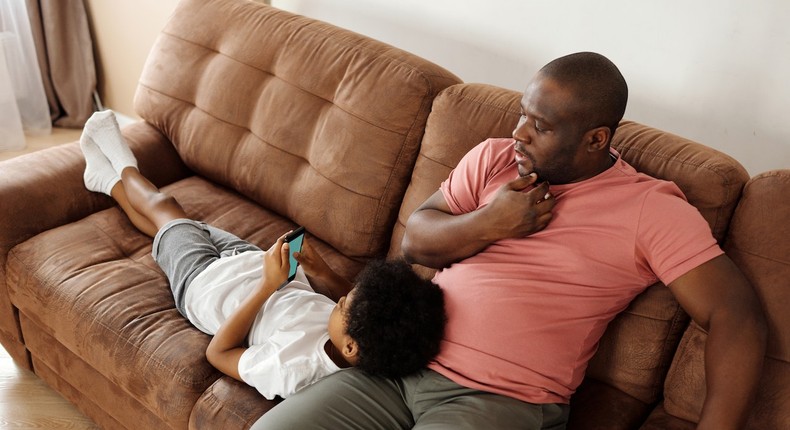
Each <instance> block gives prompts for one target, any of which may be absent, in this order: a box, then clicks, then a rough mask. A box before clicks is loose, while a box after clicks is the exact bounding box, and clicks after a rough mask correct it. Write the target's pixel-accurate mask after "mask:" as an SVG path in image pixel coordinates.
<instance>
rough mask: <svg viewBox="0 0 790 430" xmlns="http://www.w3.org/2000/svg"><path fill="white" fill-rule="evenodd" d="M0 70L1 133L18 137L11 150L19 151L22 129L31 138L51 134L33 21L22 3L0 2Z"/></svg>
mask: <svg viewBox="0 0 790 430" xmlns="http://www.w3.org/2000/svg"><path fill="white" fill-rule="evenodd" d="M0 69H1V70H0V80H2V81H1V82H0V96H1V97H0V115H2V116H3V118H2V121H3V127H2V132H3V134H9V133H12V132H10V131H9V130H10V129H13V130H14V132H13V133H14V134H16V135H17V137H16V139H15V142H14V143H13V144H12V145H11V147H15V148H18V147H20V144H21V146H24V135H22V130H23V129H24V132H25V133H28V134H48V133H49V131H50V128H51V124H52V121H51V120H50V118H49V111H48V109H47V101H46V97H45V95H44V88H43V87H42V84H41V77H40V76H41V73H40V72H39V68H38V61H37V60H36V50H35V47H34V44H33V36H32V34H31V31H30V20H29V19H28V14H27V10H26V8H25V3H24V2H23V1H21V0H0ZM5 137H8V136H5ZM6 143H8V142H6ZM6 146H7V145H6Z"/></svg>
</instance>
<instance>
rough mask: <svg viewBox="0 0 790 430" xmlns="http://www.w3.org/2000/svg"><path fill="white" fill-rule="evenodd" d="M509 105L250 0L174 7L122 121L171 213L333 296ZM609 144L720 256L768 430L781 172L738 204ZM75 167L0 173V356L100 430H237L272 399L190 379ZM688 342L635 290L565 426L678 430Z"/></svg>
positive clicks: (696, 381) (76, 162)
mask: <svg viewBox="0 0 790 430" xmlns="http://www.w3.org/2000/svg"><path fill="white" fill-rule="evenodd" d="M526 78H527V77H525V79H526ZM520 97H521V94H520V93H519V92H517V91H513V90H506V89H502V88H497V87H493V86H490V85H485V84H461V83H460V80H459V79H458V78H457V77H455V76H454V75H453V74H452V73H450V72H448V71H446V70H444V69H442V68H440V67H438V66H436V65H434V64H431V63H430V62H428V61H426V60H424V59H421V58H419V57H417V56H415V55H412V54H410V53H408V52H405V51H402V50H399V49H397V48H395V47H392V46H389V45H386V44H383V43H380V42H377V41H375V40H372V39H370V38H367V37H364V36H361V35H358V34H355V33H352V32H349V31H347V30H343V29H340V28H337V27H334V26H331V25H328V24H326V23H322V22H319V21H315V20H311V19H308V18H304V17H300V16H296V15H292V14H289V13H287V12H283V11H280V10H278V9H275V8H272V7H269V6H265V5H262V4H260V3H255V2H250V1H246V0H214V1H211V2H206V1H201V0H182V1H181V3H179V5H178V7H177V9H176V11H175V13H174V15H173V17H172V18H171V20H170V22H169V23H168V24H167V26H166V27H165V28H164V30H163V31H162V33H161V36H160V37H159V39H158V40H157V42H156V44H155V46H154V48H153V50H152V52H151V54H150V57H149V59H148V61H147V64H146V67H145V69H144V71H143V74H142V76H141V78H140V83H139V87H138V91H137V94H136V97H135V106H136V109H137V111H138V113H139V115H140V116H141V117H142V118H143V121H140V122H138V123H136V124H133V125H130V126H128V127H126V128H125V129H124V130H123V134H124V136H125V138H126V139H127V141H128V142H129V144H130V146H131V148H132V150H133V152H134V154H135V155H136V156H137V158H138V161H139V166H140V169H141V171H142V173H144V174H145V175H146V176H148V177H150V178H152V180H153V182H154V183H155V184H156V185H157V186H160V187H163V190H165V191H166V192H167V193H170V194H172V195H173V196H175V197H176V198H177V199H178V200H179V202H181V203H182V205H183V206H184V208H185V210H186V211H187V213H188V214H190V216H192V217H194V218H198V219H201V220H205V221H206V222H209V223H211V224H214V225H216V226H218V227H220V228H224V229H226V230H228V231H230V232H232V233H234V234H236V235H238V236H240V237H242V238H244V239H247V240H249V241H251V242H253V243H255V244H257V245H258V246H261V247H264V248H265V247H268V246H269V245H270V244H271V243H273V242H274V240H275V239H276V238H277V237H278V236H279V235H280V234H282V232H284V231H286V230H288V229H290V228H293V227H294V226H296V225H300V224H301V225H304V226H305V227H306V228H307V230H308V231H309V233H310V235H311V239H310V240H311V241H312V244H313V246H314V247H315V248H316V249H317V250H318V252H319V253H320V254H321V255H322V256H323V257H324V258H325V259H326V260H327V262H328V263H329V264H330V266H332V267H333V268H334V269H335V270H337V271H338V272H339V273H341V274H342V275H343V276H345V277H347V278H348V279H352V278H353V277H354V275H355V274H356V273H357V272H358V271H359V270H360V268H361V267H362V266H363V265H364V264H365V262H367V261H369V260H370V259H372V258H377V257H382V256H385V255H387V256H390V257H397V256H399V255H400V242H401V238H402V236H403V229H404V225H405V222H406V220H407V219H408V217H409V215H410V214H411V213H412V212H413V211H414V209H415V208H416V207H418V206H419V205H420V204H421V203H422V202H423V201H424V200H425V198H427V197H428V196H429V195H431V194H432V193H434V192H435V191H436V189H437V187H438V185H439V183H440V182H441V181H442V180H444V179H445V178H446V177H447V175H448V173H449V172H450V171H451V170H452V168H453V167H454V166H455V165H456V163H457V162H458V161H459V160H460V158H461V157H462V156H463V155H464V154H465V153H466V152H467V151H468V150H469V149H470V148H471V147H472V146H474V145H476V144H477V143H479V142H481V141H482V140H484V139H485V138H488V137H506V136H509V135H510V133H511V131H512V128H513V126H514V125H515V123H516V121H517V117H518V115H519V100H520ZM614 146H615V147H616V148H617V149H618V150H619V151H620V152H621V154H622V155H623V157H624V158H625V159H626V160H627V161H629V162H630V163H632V164H633V165H635V166H636V167H637V168H638V169H640V170H643V171H645V172H647V173H650V174H653V175H655V176H657V177H660V178H665V179H670V180H674V181H676V182H677V183H678V185H679V186H680V187H681V188H682V189H683V191H684V192H685V193H686V194H687V196H688V197H689V200H690V202H691V203H692V204H693V205H695V206H696V207H697V208H699V209H700V211H701V213H702V214H703V216H704V217H705V219H706V220H708V222H709V223H710V225H711V228H712V229H713V231H714V235H715V236H716V238H717V239H718V240H720V241H724V239H725V237H726V238H727V242H726V249H727V252H728V253H730V254H731V255H732V257H733V259H734V260H735V261H736V263H737V264H739V265H740V266H741V267H742V268H743V269H744V271H745V273H746V274H747V276H748V277H749V279H750V280H751V281H752V282H753V283H754V286H755V288H756V289H757V291H758V294H759V295H760V298H761V299H762V301H763V304H764V306H765V309H766V311H767V312H768V314H769V322H770V326H771V341H770V342H771V343H770V347H769V353H768V357H767V362H766V370H765V378H764V380H763V384H762V391H761V394H760V398H759V399H758V400H759V405H758V406H757V407H756V408H755V416H754V417H753V418H752V428H782V427H787V426H788V424H789V423H788V411H790V405H788V402H787V400H786V399H788V398H790V397H788V394H789V393H787V388H786V387H787V386H788V382H790V381H788V380H787V379H788V369H787V361H788V354H789V353H788V342H787V339H790V334H789V333H788V332H787V327H788V323H789V322H790V321H788V320H787V317H786V316H785V313H783V310H784V306H783V305H784V304H786V302H787V288H785V286H786V285H787V282H786V279H787V277H788V273H787V267H788V262H787V257H786V256H787V255H788V249H787V243H788V237H789V236H790V235H789V234H788V230H787V225H786V224H785V223H783V221H785V220H787V216H788V212H787V211H788V204H789V203H788V202H787V199H786V198H784V199H783V196H784V197H786V196H787V195H788V192H790V190H788V182H789V181H788V177H790V173H788V172H787V171H780V172H772V173H768V174H765V175H761V176H758V177H756V178H755V179H753V180H752V181H751V182H749V185H747V186H746V191H745V194H744V196H743V197H741V189H742V188H743V186H744V184H745V183H746V182H747V180H748V179H749V178H748V175H747V174H746V172H745V171H744V169H743V167H741V166H740V164H738V162H737V161H735V160H733V159H732V158H730V157H728V156H726V155H725V154H722V153H720V152H718V151H715V150H712V149H710V148H708V147H705V146H703V145H701V144H699V143H695V142H692V141H689V140H687V139H684V138H682V137H679V136H675V135H672V134H669V133H666V132H663V131H660V130H657V129H654V128H651V127H647V126H645V125H641V124H637V123H634V122H629V121H624V122H623V123H622V125H621V127H620V129H619V130H618V132H617V133H616V135H615V139H614ZM84 167H85V163H84V160H83V158H82V155H81V153H80V150H79V146H78V144H77V143H76V142H74V143H71V144H66V145H63V146H60V147H56V148H52V149H49V150H45V151H41V152H38V153H34V154H30V155H27V156H24V157H19V158H16V159H11V160H8V161H5V162H2V163H0V201H2V202H3V204H2V205H0V342H2V345H3V346H4V347H5V348H6V349H7V350H8V351H9V352H10V353H11V355H12V356H13V357H14V359H15V360H16V361H17V362H18V363H19V364H20V365H22V366H24V367H26V368H29V369H31V370H33V371H34V372H36V374H37V375H39V377H41V378H42V379H43V380H44V381H46V382H47V383H48V384H49V385H51V386H52V387H54V388H55V389H56V390H58V391H59V392H60V393H62V394H63V396H64V397H66V398H67V399H69V400H70V401H71V402H73V403H74V404H75V405H77V406H78V407H79V408H80V409H81V410H82V411H83V412H84V413H85V414H86V415H87V416H89V417H91V419H93V420H94V421H95V422H96V423H97V424H98V425H99V426H101V427H103V428H112V429H116V428H117V429H139V428H156V429H165V428H173V429H184V428H193V429H207V428H208V429H212V428H234V429H235V428H248V427H249V426H250V425H251V424H252V423H253V422H255V420H256V419H257V418H258V417H259V416H260V415H261V414H263V413H265V412H266V411H267V410H269V409H270V408H272V407H273V406H274V405H275V404H276V402H272V401H267V400H265V399H263V398H262V397H261V396H260V395H259V394H258V393H257V392H256V391H255V390H254V389H252V388H250V387H248V386H247V385H245V384H243V383H240V382H238V381H235V380H233V379H231V378H229V377H226V376H222V375H221V374H220V373H219V372H218V371H216V370H215V369H214V368H213V367H212V366H211V365H209V363H208V362H207V361H206V359H205V348H206V345H207V344H208V342H209V337H208V336H206V335H204V334H202V333H201V332H199V331H198V330H197V329H195V328H194V327H192V326H191V325H190V324H189V323H188V322H187V321H186V320H185V319H184V318H183V317H181V316H180V315H179V313H178V312H177V311H176V310H175V307H174V304H173V299H172V295H171V293H170V290H169V287H168V284H167V280H166V279H165V277H164V275H163V273H162V272H161V270H160V269H159V268H158V266H157V265H156V263H155V262H154V261H153V259H152V258H151V255H150V251H151V239H150V238H148V237H146V236H144V235H143V234H142V233H140V232H138V231H137V230H135V229H134V227H133V226H132V225H131V224H130V223H129V221H128V220H127V219H126V218H125V216H124V215H123V214H122V213H121V212H120V210H119V209H118V208H117V207H116V206H115V205H114V204H113V202H112V200H111V199H110V198H109V197H107V196H103V195H100V194H96V193H91V192H89V191H87V190H86V189H85V188H84V185H83V182H82V173H83V170H84ZM736 207H737V209H736ZM767 207H771V208H776V209H777V210H776V211H775V212H770V213H769V212H767V211H765V208H767ZM733 212H735V216H734V218H733ZM731 220H732V223H731ZM420 270H421V273H423V274H424V275H426V276H429V275H430V274H431V273H432V270H429V269H427V268H421V269H420ZM316 289H317V290H318V291H319V292H321V293H323V294H326V295H327V296H329V297H333V298H335V299H337V298H338V295H339V292H337V291H330V290H328V289H326V288H324V287H323V286H322V285H316ZM684 333H685V334H684ZM704 335H705V334H704V332H702V331H701V329H699V328H698V327H696V326H695V325H693V324H692V325H689V322H688V317H687V316H686V315H685V313H684V312H683V311H682V310H681V309H680V307H679V306H678V304H677V302H675V300H674V299H673V298H672V296H671V294H669V291H668V289H667V288H666V287H664V286H663V285H660V284H658V285H654V286H651V287H650V288H648V289H647V290H646V291H645V292H644V293H643V294H642V295H640V296H639V297H638V298H637V299H636V300H635V301H634V303H633V304H632V305H631V306H630V307H629V308H628V309H627V310H626V311H625V312H623V313H622V314H621V315H619V316H618V317H617V318H615V320H614V321H612V323H611V324H610V326H609V328H608V330H607V332H606V334H605V335H604V338H603V339H602V342H601V344H600V347H599V350H598V352H597V354H596V355H595V357H594V358H593V360H592V361H591V363H590V366H589V368H588V373H587V378H586V379H585V381H584V383H583V384H582V386H581V387H580V388H579V390H578V392H577V393H576V394H575V395H574V397H573V398H572V412H571V422H570V424H569V428H573V429H592V428H601V429H632V428H640V426H642V428H650V429H654V428H655V429H657V428H677V429H683V428H692V427H693V423H694V421H695V420H696V419H698V415H699V405H700V403H699V401H700V399H701V397H702V392H701V391H700V390H704V381H703V380H701V379H700V375H701V374H702V373H701V372H702V370H703V363H702V362H701V360H700V359H701V348H702V342H703V341H704ZM681 337H683V340H681ZM678 345H679V346H678ZM678 348H679V349H678ZM673 360H674V361H673ZM670 364H672V370H671V371H670ZM668 371H669V376H667V372H668Z"/></svg>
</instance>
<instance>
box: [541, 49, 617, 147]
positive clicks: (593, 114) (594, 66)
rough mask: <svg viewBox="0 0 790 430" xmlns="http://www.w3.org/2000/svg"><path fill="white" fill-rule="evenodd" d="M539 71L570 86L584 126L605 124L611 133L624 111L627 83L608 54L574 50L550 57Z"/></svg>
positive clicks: (592, 126)
mask: <svg viewBox="0 0 790 430" xmlns="http://www.w3.org/2000/svg"><path fill="white" fill-rule="evenodd" d="M539 73H540V74H541V75H542V76H544V77H549V78H552V79H554V80H556V81H558V82H560V83H561V84H563V85H566V86H569V87H570V88H571V90H572V91H573V92H574V93H575V94H576V96H577V98H578V100H579V102H580V103H581V104H580V107H581V109H582V112H580V114H581V115H583V116H584V117H585V118H582V119H581V120H582V121H583V123H582V125H583V126H584V127H586V128H594V127H601V126H605V127H609V129H610V130H611V131H612V134H614V132H615V130H616V129H617V126H618V124H619V123H620V120H621V119H623V115H624V114H625V107H626V104H627V103H628V84H626V82H625V78H624V77H623V75H622V74H621V73H620V70H619V69H618V68H617V66H616V65H615V64H614V63H612V62H611V61H610V60H609V59H608V58H606V57H604V56H603V55H601V54H597V53H594V52H577V53H575V54H570V55H566V56H564V57H560V58H557V59H556V60H553V61H551V62H550V63H548V64H546V65H545V66H543V68H542V69H540V72H539Z"/></svg>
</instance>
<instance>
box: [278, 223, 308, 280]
mask: <svg viewBox="0 0 790 430" xmlns="http://www.w3.org/2000/svg"><path fill="white" fill-rule="evenodd" d="M304 234H305V230H304V227H299V228H297V229H296V230H294V231H292V232H290V233H288V235H287V236H285V243H287V244H288V246H289V249H288V263H289V264H290V268H289V269H288V280H286V281H285V282H284V283H283V285H281V286H280V288H282V287H284V286H285V285H286V284H288V283H289V282H291V281H293V280H294V278H295V277H296V267H297V266H298V265H299V262H298V261H296V259H295V258H294V253H295V252H302V244H303V243H304Z"/></svg>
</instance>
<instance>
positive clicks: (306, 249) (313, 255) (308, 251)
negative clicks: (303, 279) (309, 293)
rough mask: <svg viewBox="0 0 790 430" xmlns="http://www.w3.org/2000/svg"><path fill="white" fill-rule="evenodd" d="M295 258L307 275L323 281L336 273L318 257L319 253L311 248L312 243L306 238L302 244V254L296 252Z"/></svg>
mask: <svg viewBox="0 0 790 430" xmlns="http://www.w3.org/2000/svg"><path fill="white" fill-rule="evenodd" d="M294 258H295V259H296V261H298V262H299V264H301V265H302V269H303V270H304V272H305V274H307V275H310V276H315V277H317V278H322V279H323V278H326V277H327V276H330V275H332V274H334V271H333V270H332V269H331V268H330V267H329V265H328V264H326V261H324V259H323V258H321V256H320V255H318V252H316V251H315V249H313V247H312V246H310V242H308V241H307V239H306V238H305V240H304V242H303V243H302V252H295V253H294Z"/></svg>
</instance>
